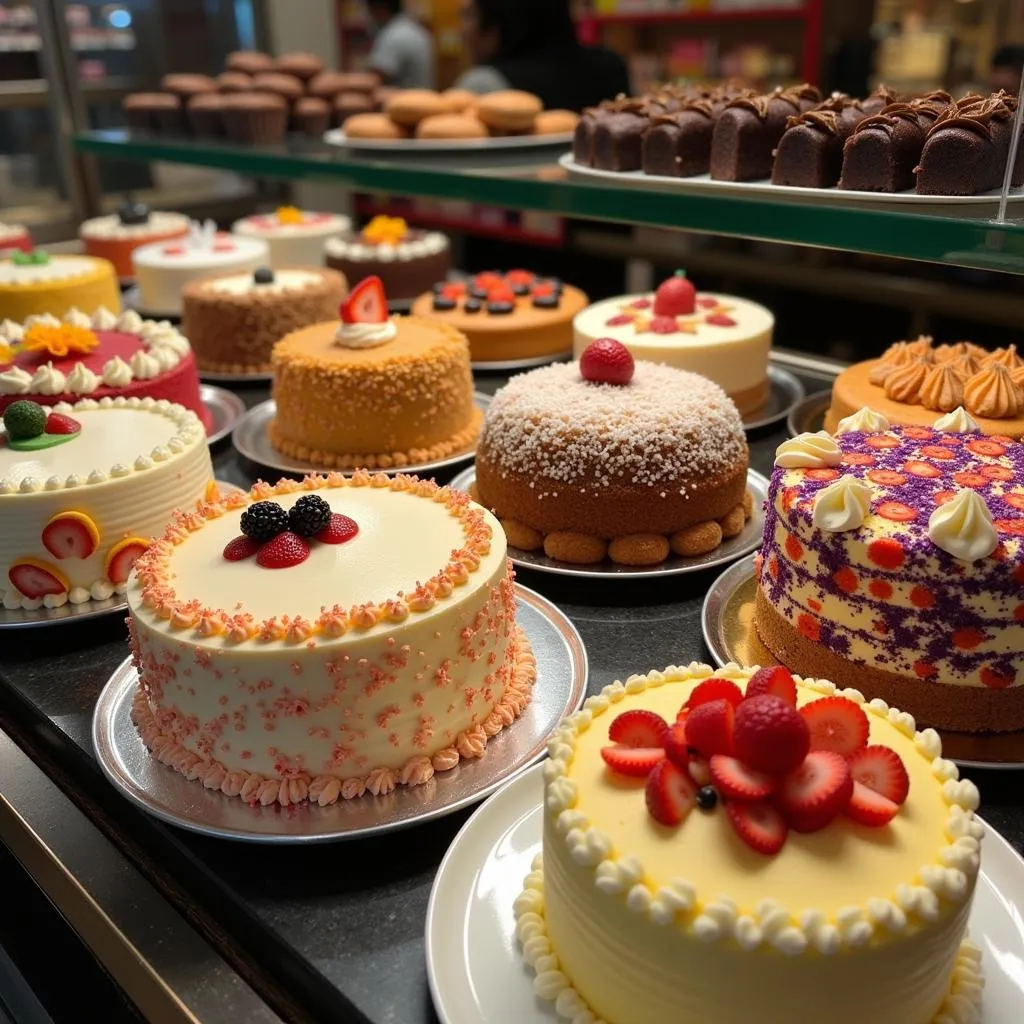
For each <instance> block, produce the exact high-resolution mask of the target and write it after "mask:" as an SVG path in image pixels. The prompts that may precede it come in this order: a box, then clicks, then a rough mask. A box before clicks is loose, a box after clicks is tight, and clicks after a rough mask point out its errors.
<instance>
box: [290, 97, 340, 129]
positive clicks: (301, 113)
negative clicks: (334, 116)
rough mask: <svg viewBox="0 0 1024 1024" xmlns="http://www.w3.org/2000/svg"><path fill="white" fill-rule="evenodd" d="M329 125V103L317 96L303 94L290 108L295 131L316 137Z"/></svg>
mask: <svg viewBox="0 0 1024 1024" xmlns="http://www.w3.org/2000/svg"><path fill="white" fill-rule="evenodd" d="M330 125H331V105H330V104H329V103H328V102H327V100H324V99H320V97H318V96H303V98H302V99H301V100H299V102H298V103H296V104H295V107H294V109H293V110H292V126H293V127H294V128H295V130H296V131H299V132H302V134H303V135H308V136H309V137H310V138H311V139H318V138H320V136H321V135H323V133H324V132H325V131H327V129H328V128H329V127H330Z"/></svg>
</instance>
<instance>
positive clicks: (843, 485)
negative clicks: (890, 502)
mask: <svg viewBox="0 0 1024 1024" xmlns="http://www.w3.org/2000/svg"><path fill="white" fill-rule="evenodd" d="M870 509H871V488H870V487H868V485H867V484H866V483H864V482H863V481H862V480H858V479H857V478H856V477H852V476H841V477H840V478H839V479H838V480H836V481H835V483H832V484H829V485H828V487H825V488H823V489H822V490H820V491H818V493H817V495H816V496H815V499H814V525H815V526H817V527H818V529H819V530H825V531H827V532H828V533H843V532H844V531H846V530H856V529H857V527H858V526H861V525H862V524H863V523H864V520H865V519H866V518H867V514H868V512H869V511H870Z"/></svg>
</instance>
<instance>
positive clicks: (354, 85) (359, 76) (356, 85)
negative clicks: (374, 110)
mask: <svg viewBox="0 0 1024 1024" xmlns="http://www.w3.org/2000/svg"><path fill="white" fill-rule="evenodd" d="M339 77H340V78H341V79H342V82H341V88H340V89H339V90H338V91H339V92H365V93H372V92H373V91H374V90H375V89H377V88H379V87H380V75H378V74H377V73H376V72H375V71H347V72H344V73H343V74H341V75H340V76H339Z"/></svg>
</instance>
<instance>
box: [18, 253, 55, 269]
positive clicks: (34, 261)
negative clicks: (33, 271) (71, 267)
mask: <svg viewBox="0 0 1024 1024" xmlns="http://www.w3.org/2000/svg"><path fill="white" fill-rule="evenodd" d="M11 262H12V263H13V264H14V265H15V266H16V267H32V266H43V265H45V264H47V263H49V262H50V254H49V253H48V252H47V251H46V250H45V249H33V250H32V251H31V252H21V251H20V250H16V251H15V252H13V253H11Z"/></svg>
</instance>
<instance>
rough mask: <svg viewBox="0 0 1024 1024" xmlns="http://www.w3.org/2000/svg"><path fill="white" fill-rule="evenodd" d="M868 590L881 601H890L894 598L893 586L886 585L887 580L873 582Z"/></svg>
mask: <svg viewBox="0 0 1024 1024" xmlns="http://www.w3.org/2000/svg"><path fill="white" fill-rule="evenodd" d="M868 590H870V591H871V594H872V596H873V597H877V598H878V599H879V600H880V601H888V600H889V598H890V597H892V584H891V583H886V582H885V580H872V581H871V582H870V583H869V584H868Z"/></svg>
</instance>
